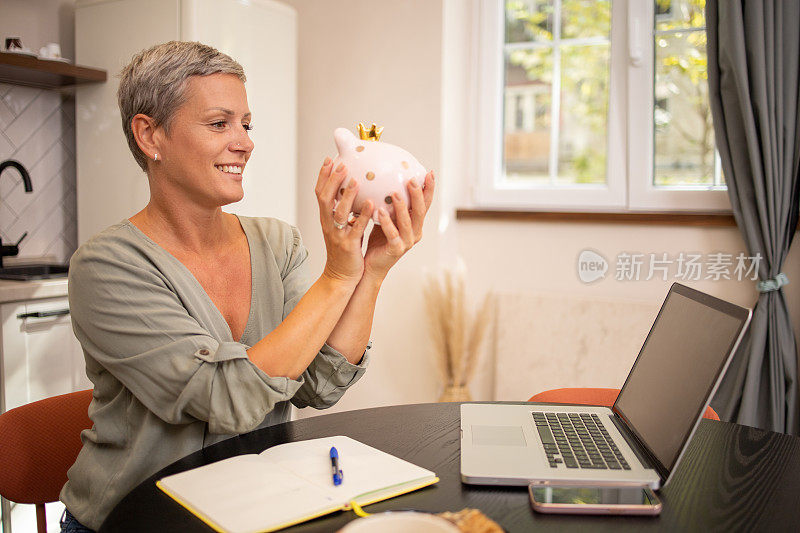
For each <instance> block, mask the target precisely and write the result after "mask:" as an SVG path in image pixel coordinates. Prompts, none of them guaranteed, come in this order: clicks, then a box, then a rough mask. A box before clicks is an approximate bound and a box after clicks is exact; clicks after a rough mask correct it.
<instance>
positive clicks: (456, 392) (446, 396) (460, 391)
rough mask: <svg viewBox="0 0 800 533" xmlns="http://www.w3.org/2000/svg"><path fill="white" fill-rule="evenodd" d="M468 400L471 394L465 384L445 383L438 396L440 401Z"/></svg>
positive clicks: (470, 398)
mask: <svg viewBox="0 0 800 533" xmlns="http://www.w3.org/2000/svg"><path fill="white" fill-rule="evenodd" d="M470 400H472V396H470V394H469V389H468V388H467V386H466V385H446V386H445V388H444V391H442V395H441V396H440V397H439V401H440V402H468V401H470Z"/></svg>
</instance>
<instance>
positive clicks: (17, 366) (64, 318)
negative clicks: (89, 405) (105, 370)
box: [0, 280, 92, 533]
mask: <svg viewBox="0 0 800 533" xmlns="http://www.w3.org/2000/svg"><path fill="white" fill-rule="evenodd" d="M48 284H49V285H48ZM14 285H16V287H15V286H14ZM58 285H59V282H58V281H55V280H54V281H48V282H38V283H24V282H22V283H17V282H4V285H3V289H4V290H3V291H2V293H3V294H2V295H0V296H8V295H13V294H14V291H32V290H40V291H41V290H45V291H47V290H49V291H50V292H58V290H59V288H60V287H59V286H58ZM60 285H63V289H62V290H63V291H66V280H63V281H62V282H61V283H60ZM17 294H18V293H17ZM11 297H13V296H11ZM0 319H2V327H0V363H1V364H0V412H2V411H5V410H8V409H13V408H14V407H18V406H20V405H23V404H26V403H30V402H35V401H37V400H41V399H43V398H47V397H49V396H56V395H58V394H65V393H68V392H72V391H76V390H83V389H89V388H91V387H92V383H91V382H90V381H89V379H88V378H87V377H86V372H85V364H84V360H83V351H82V349H81V346H80V344H79V343H78V341H77V339H76V338H75V336H74V335H73V333H72V321H71V320H70V316H69V301H68V299H67V297H66V296H63V295H62V296H58V297H54V298H41V299H33V300H22V301H10V302H6V303H0ZM0 507H2V514H4V515H5V516H3V520H2V524H3V526H2V527H0V531H2V532H3V533H8V532H9V531H14V532H15V533H17V532H22V531H32V530H33V529H34V528H35V523H36V515H35V510H34V506H33V505H15V504H10V503H9V502H7V501H3V502H2V506H0ZM62 510H63V505H61V503H60V502H56V503H52V504H47V524H48V531H59V530H60V528H59V525H58V518H59V516H60V514H61V511H62Z"/></svg>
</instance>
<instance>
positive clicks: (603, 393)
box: [528, 387, 719, 420]
mask: <svg viewBox="0 0 800 533" xmlns="http://www.w3.org/2000/svg"><path fill="white" fill-rule="evenodd" d="M617 396H619V389H600V388H591V387H575V388H567V389H553V390H546V391H544V392H540V393H539V394H534V395H533V396H531V398H530V399H529V400H528V401H529V402H541V403H576V404H579V405H602V406H604V407H611V406H612V405H614V402H615V401H616V400H617ZM703 418H708V419H709V420H719V415H718V414H717V412H716V411H714V410H713V409H712V408H711V407H708V409H706V412H705V414H704V415H703Z"/></svg>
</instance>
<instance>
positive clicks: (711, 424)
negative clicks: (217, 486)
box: [100, 403, 800, 533]
mask: <svg viewBox="0 0 800 533" xmlns="http://www.w3.org/2000/svg"><path fill="white" fill-rule="evenodd" d="M459 433H460V415H459V404H457V403H443V404H419V405H401V406H394V407H380V408H375V409H363V410H359V411H349V412H344V413H336V414H331V415H323V416H318V417H315V418H309V419H304V420H298V421H295V422H288V423H286V424H279V425H277V426H272V427H269V428H265V429H261V430H258V431H253V432H251V433H247V434H245V435H241V436H238V437H235V438H232V439H229V440H226V441H224V442H220V443H218V444H215V445H213V446H210V447H208V448H206V449H204V450H201V451H199V452H196V453H193V454H191V455H189V456H187V457H185V458H183V459H181V460H180V461H177V462H176V463H174V464H172V465H170V466H169V467H167V468H165V469H164V470H162V471H161V472H159V473H158V474H156V475H154V476H153V477H151V478H150V479H148V480H146V481H144V482H143V483H142V484H140V485H139V486H138V487H136V488H135V489H134V490H133V491H131V493H130V494H128V495H127V496H126V497H125V498H124V499H123V500H122V501H121V502H120V503H119V504H118V505H117V506H116V507H115V508H114V510H113V511H112V512H111V514H110V515H109V516H108V518H107V519H106V521H105V522H104V523H103V526H102V527H101V529H100V531H101V532H113V533H118V532H126V531H135V532H142V531H148V532H150V531H169V532H181V531H197V532H210V531H212V529H211V528H209V527H208V526H206V525H205V524H204V523H203V522H201V521H200V520H198V519H197V518H195V517H194V516H193V515H191V514H190V513H189V512H188V511H186V510H185V509H184V508H183V507H181V506H180V505H178V504H177V503H176V502H174V501H173V500H172V499H170V498H169V497H168V496H167V495H165V494H164V493H163V492H161V491H160V490H159V489H158V488H156V484H155V482H156V480H157V479H160V478H161V477H164V476H166V475H169V474H174V473H177V472H181V471H183V470H188V469H190V468H195V467H198V466H202V465H205V464H208V463H211V462H214V461H219V460H221V459H225V458H227V457H231V456H233V455H238V454H243V453H258V452H261V451H262V450H264V449H265V448H268V447H270V446H273V445H276V444H282V443H285V442H291V441H295V440H302V439H313V438H318V437H328V436H332V435H347V436H349V437H352V438H354V439H356V440H359V441H361V442H363V443H365V444H369V445H370V446H374V447H376V448H379V449H381V450H383V451H386V452H388V453H391V454H393V455H396V456H398V457H401V458H403V459H406V460H407V461H411V462H412V463H415V464H417V465H419V466H422V467H424V468H428V469H430V470H433V471H434V472H436V473H437V475H438V476H439V477H440V478H441V481H440V482H439V483H437V484H436V485H434V486H431V487H427V488H424V489H421V490H419V491H416V492H413V493H410V494H406V495H403V496H400V497H397V498H393V499H391V500H387V501H384V502H380V503H376V504H374V505H371V506H369V507H367V511H368V512H372V513H376V512H381V511H388V510H393V509H416V510H420V511H428V512H433V513H437V512H442V511H458V510H460V509H463V508H464V507H474V508H478V509H480V510H481V511H483V512H484V513H485V514H486V515H488V516H489V517H490V518H492V519H494V520H495V521H497V522H498V523H499V524H500V525H502V526H503V527H504V528H505V529H506V530H507V531H509V532H517V531H531V530H534V529H535V530H537V531H538V530H542V531H545V530H546V531H559V532H561V531H581V532H584V531H586V530H591V531H615V532H616V531H621V530H629V531H642V530H659V531H770V532H773V531H800V439H798V438H796V437H792V436H788V435H783V434H780V433H772V432H769V431H762V430H759V429H755V428H751V427H748V426H741V425H738V424H731V423H727V422H715V421H711V420H703V421H702V422H701V424H700V427H699V428H698V430H697V433H696V434H695V436H694V438H693V440H692V442H691V443H690V445H689V449H688V450H687V452H686V456H685V457H684V459H683V461H682V463H681V464H680V466H679V467H678V470H677V471H676V472H675V475H674V477H673V479H672V480H671V481H670V483H669V484H668V485H667V486H666V487H664V488H663V489H662V490H660V491H659V493H658V495H659V497H660V498H661V500H662V502H663V505H664V507H663V510H662V512H661V515H660V516H659V517H655V518H653V517H649V518H648V517H597V516H595V517H577V516H569V515H541V514H536V513H534V512H533V511H532V510H531V507H530V504H529V502H528V493H527V490H526V488H524V487H478V486H473V485H463V484H462V483H461V479H460V474H459V448H460V444H459ZM355 518H356V516H355V514H353V513H352V512H340V513H335V514H332V515H328V516H327V517H322V518H318V519H316V520H313V521H310V522H306V523H304V524H300V525H298V526H294V527H292V528H289V529H286V530H284V531H286V532H289V533H299V532H312V531H314V532H323V531H324V532H330V531H336V530H337V529H339V528H341V527H343V526H344V525H345V524H346V523H347V522H349V521H350V520H353V519H355Z"/></svg>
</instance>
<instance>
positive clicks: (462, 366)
mask: <svg viewBox="0 0 800 533" xmlns="http://www.w3.org/2000/svg"><path fill="white" fill-rule="evenodd" d="M464 278H465V276H464V272H463V269H459V270H458V271H456V272H453V271H452V270H445V271H444V272H443V274H442V275H441V276H435V275H434V276H428V279H427V280H426V282H425V287H424V294H425V306H426V309H427V312H428V316H429V318H430V321H429V324H430V333H431V339H432V340H433V344H434V349H435V350H436V362H437V363H438V367H439V372H440V374H441V377H442V381H443V384H444V391H443V393H442V396H441V398H440V399H439V401H442V402H453V401H468V400H470V399H471V398H470V394H469V389H468V388H467V386H468V385H469V383H470V382H471V381H472V378H473V377H474V376H475V372H476V371H477V369H478V365H479V357H480V347H481V344H482V343H483V339H484V336H485V334H486V331H487V329H488V326H489V317H490V315H491V311H492V308H493V306H492V303H493V298H492V295H491V294H486V296H484V298H483V302H482V303H481V305H480V306H479V307H478V309H477V310H476V311H475V313H474V314H473V315H470V313H469V310H468V309H467V301H466V290H465V288H464V286H465V281H464Z"/></svg>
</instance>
